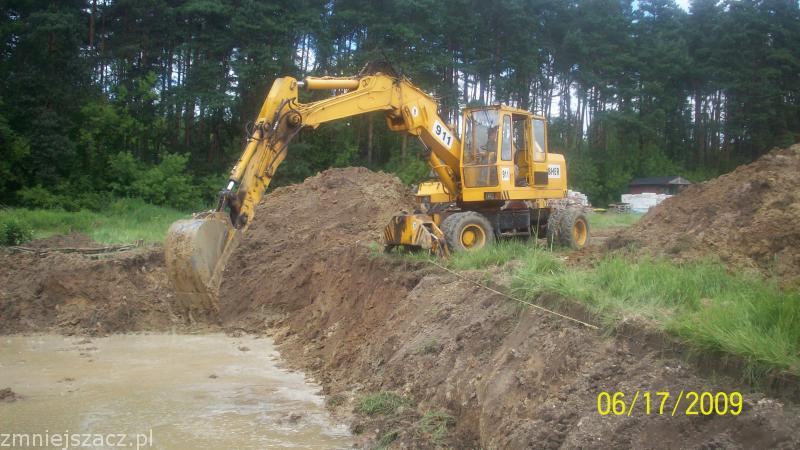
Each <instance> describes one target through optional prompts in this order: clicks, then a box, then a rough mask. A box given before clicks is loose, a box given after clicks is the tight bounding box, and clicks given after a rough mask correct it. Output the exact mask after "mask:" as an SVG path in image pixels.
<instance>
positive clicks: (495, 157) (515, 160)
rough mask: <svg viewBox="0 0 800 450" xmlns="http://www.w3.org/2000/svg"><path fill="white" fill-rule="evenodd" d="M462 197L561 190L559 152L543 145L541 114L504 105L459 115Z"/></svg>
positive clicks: (535, 196)
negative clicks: (552, 152)
mask: <svg viewBox="0 0 800 450" xmlns="http://www.w3.org/2000/svg"><path fill="white" fill-rule="evenodd" d="M462 136H463V138H462V140H461V141H462V149H461V152H462V158H461V161H462V165H461V172H462V175H461V179H462V180H463V183H464V184H463V187H464V189H463V194H462V200H463V201H464V202H482V201H501V200H523V201H532V200H546V199H556V198H563V197H564V195H565V194H566V185H567V184H566V170H565V169H566V167H565V164H564V158H563V157H562V156H561V155H555V154H550V153H549V152H548V150H547V123H546V121H545V118H544V117H541V116H537V115H535V114H532V113H530V112H528V111H524V110H520V109H517V108H512V107H509V106H505V105H497V106H491V107H481V108H468V109H466V110H465V111H464V114H463V117H462Z"/></svg>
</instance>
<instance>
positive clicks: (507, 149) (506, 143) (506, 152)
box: [500, 115, 511, 161]
mask: <svg viewBox="0 0 800 450" xmlns="http://www.w3.org/2000/svg"><path fill="white" fill-rule="evenodd" d="M500 145H501V147H500V148H501V150H500V158H502V159H503V161H511V117H509V116H508V115H505V116H503V141H502V143H501V144H500Z"/></svg>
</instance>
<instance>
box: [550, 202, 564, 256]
mask: <svg viewBox="0 0 800 450" xmlns="http://www.w3.org/2000/svg"><path fill="white" fill-rule="evenodd" d="M565 211H566V210H563V209H555V210H552V211H551V212H550V216H549V217H548V218H547V234H546V236H547V248H553V247H556V246H558V245H561V218H562V217H564V212H565Z"/></svg>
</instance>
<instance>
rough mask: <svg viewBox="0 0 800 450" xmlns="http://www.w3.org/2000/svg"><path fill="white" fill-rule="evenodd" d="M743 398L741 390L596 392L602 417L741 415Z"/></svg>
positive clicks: (598, 409)
mask: <svg viewBox="0 0 800 450" xmlns="http://www.w3.org/2000/svg"><path fill="white" fill-rule="evenodd" d="M743 406H744V399H743V398H742V394H741V393H740V392H735V391H734V392H697V391H683V390H681V391H680V392H678V393H674V392H668V391H635V392H629V393H625V392H621V391H617V392H606V391H602V392H600V393H599V394H597V412H598V413H599V414H600V415H601V416H609V415H611V416H631V415H633V414H644V415H651V414H652V415H669V416H675V415H687V416H711V415H717V416H725V415H731V416H738V415H739V414H741V413H742V408H743Z"/></svg>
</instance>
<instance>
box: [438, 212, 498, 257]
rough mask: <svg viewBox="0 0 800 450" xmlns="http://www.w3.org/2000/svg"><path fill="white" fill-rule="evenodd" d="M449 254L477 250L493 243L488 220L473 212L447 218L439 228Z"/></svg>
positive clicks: (456, 214)
mask: <svg viewBox="0 0 800 450" xmlns="http://www.w3.org/2000/svg"><path fill="white" fill-rule="evenodd" d="M441 229H442V232H443V233H444V236H445V239H446V240H447V246H448V247H449V248H450V251H451V252H454V253H455V252H462V251H471V250H478V249H480V248H483V247H485V246H486V245H490V244H492V243H493V242H494V230H493V229H492V224H491V223H489V219H487V218H486V217H484V216H483V215H481V214H479V213H476V212H474V211H467V212H460V213H455V214H451V215H449V216H447V218H446V219H444V220H443V221H442V226H441Z"/></svg>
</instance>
